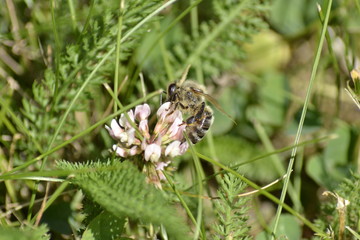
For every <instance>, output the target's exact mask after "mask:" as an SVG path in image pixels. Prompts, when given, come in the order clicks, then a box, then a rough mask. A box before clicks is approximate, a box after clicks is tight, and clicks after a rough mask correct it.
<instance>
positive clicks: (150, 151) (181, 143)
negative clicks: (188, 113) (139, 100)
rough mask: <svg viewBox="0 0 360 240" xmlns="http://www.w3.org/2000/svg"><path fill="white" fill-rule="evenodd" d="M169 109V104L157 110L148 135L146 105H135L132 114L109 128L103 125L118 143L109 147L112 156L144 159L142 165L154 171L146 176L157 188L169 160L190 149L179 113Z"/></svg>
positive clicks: (149, 112) (171, 108)
mask: <svg viewBox="0 0 360 240" xmlns="http://www.w3.org/2000/svg"><path fill="white" fill-rule="evenodd" d="M172 106H173V105H171V103H170V102H166V103H164V104H162V105H161V106H160V108H159V109H158V111H157V113H156V114H157V118H158V120H157V122H156V124H155V127H154V128H153V131H152V132H150V131H149V120H148V118H149V116H150V114H151V110H150V106H149V105H148V104H142V105H138V106H136V107H135V111H133V110H130V111H128V112H127V114H121V116H120V119H119V121H116V120H115V119H113V120H112V121H111V123H110V127H109V126H107V125H105V128H106V129H107V131H108V132H109V134H110V136H111V137H112V138H113V139H115V140H116V141H117V144H115V145H113V147H112V150H113V152H115V154H116V155H118V156H120V157H130V156H135V155H143V159H144V161H145V164H152V165H153V166H152V168H153V169H154V170H153V171H147V173H148V177H149V179H150V178H151V181H150V182H154V179H157V180H158V182H157V183H156V185H157V186H159V183H160V180H163V179H164V176H163V174H162V173H160V172H161V170H163V169H164V168H165V167H166V166H168V164H169V163H170V161H169V160H171V158H173V157H176V156H179V155H182V154H184V153H185V152H186V151H187V149H188V147H189V145H188V143H187V142H186V140H185V138H184V134H183V132H184V131H185V129H186V124H185V123H184V122H183V118H182V113H181V112H180V111H179V110H176V109H174V108H173V107H172ZM155 173H156V174H155ZM154 174H155V175H156V176H155V175H154ZM150 175H151V176H150Z"/></svg>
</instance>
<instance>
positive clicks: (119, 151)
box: [112, 144, 127, 157]
mask: <svg viewBox="0 0 360 240" xmlns="http://www.w3.org/2000/svg"><path fill="white" fill-rule="evenodd" d="M112 149H113V151H114V152H115V153H116V155H118V156H120V157H126V156H127V152H126V150H125V149H124V148H121V147H119V146H118V145H115V144H114V145H113V146H112Z"/></svg>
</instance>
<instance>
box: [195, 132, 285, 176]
mask: <svg viewBox="0 0 360 240" xmlns="http://www.w3.org/2000/svg"><path fill="white" fill-rule="evenodd" d="M214 146H215V151H216V154H217V156H218V157H219V160H220V161H221V163H223V164H225V165H235V164H239V163H242V162H245V161H248V160H250V159H252V158H254V157H256V156H258V155H260V153H261V151H260V149H257V148H256V147H255V146H254V145H253V144H251V143H249V142H246V141H244V140H242V139H240V138H238V137H234V136H231V135H225V136H219V137H214ZM197 148H198V149H199V151H200V152H204V153H207V152H210V150H209V146H208V144H206V142H201V143H200V144H199V145H198V147H197ZM239 172H240V173H241V174H244V175H246V177H251V178H256V179H257V180H259V181H265V182H267V181H272V180H274V178H277V177H278V175H277V174H276V170H275V168H274V165H273V164H272V161H269V158H266V159H260V160H258V161H255V162H252V163H248V164H245V165H242V166H241V167H240V168H239Z"/></svg>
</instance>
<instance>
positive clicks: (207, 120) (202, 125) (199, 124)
mask: <svg viewBox="0 0 360 240" xmlns="http://www.w3.org/2000/svg"><path fill="white" fill-rule="evenodd" d="M213 119H214V117H213V115H212V111H211V110H210V109H209V108H205V111H204V115H203V118H201V119H198V120H197V121H196V123H194V124H191V125H189V126H188V127H187V129H186V133H187V135H188V137H189V139H190V141H191V142H192V143H193V144H195V143H197V142H199V141H200V140H201V139H202V138H203V137H204V136H205V134H206V132H207V131H208V130H209V128H210V126H211V124H212V123H213Z"/></svg>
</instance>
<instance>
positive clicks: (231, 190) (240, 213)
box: [213, 174, 250, 240]
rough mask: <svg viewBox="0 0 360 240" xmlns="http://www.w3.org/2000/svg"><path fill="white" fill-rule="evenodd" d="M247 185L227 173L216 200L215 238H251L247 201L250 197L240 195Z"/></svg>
mask: <svg viewBox="0 0 360 240" xmlns="http://www.w3.org/2000/svg"><path fill="white" fill-rule="evenodd" d="M245 187H246V185H245V184H244V183H243V182H242V181H241V180H240V179H239V178H237V177H236V176H234V175H232V174H225V175H224V178H223V179H222V181H221V183H220V189H219V190H218V196H219V198H220V199H219V200H216V201H215V202H214V205H215V209H216V211H217V216H218V223H217V224H216V225H215V226H214V230H215V232H216V234H215V235H214V236H213V239H219V240H220V239H250V238H249V237H248V231H249V227H248V226H247V224H246V221H247V219H248V217H247V215H246V213H247V210H248V208H247V207H246V206H247V205H246V203H247V200H248V198H245V197H241V198H239V197H238V195H239V194H240V193H242V192H243V190H244V188H245Z"/></svg>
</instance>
